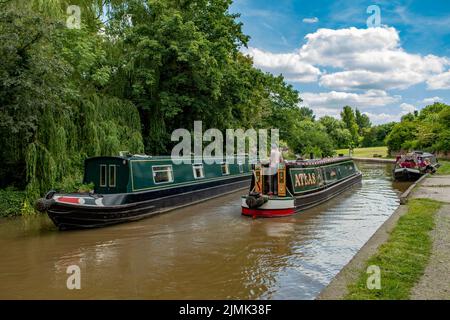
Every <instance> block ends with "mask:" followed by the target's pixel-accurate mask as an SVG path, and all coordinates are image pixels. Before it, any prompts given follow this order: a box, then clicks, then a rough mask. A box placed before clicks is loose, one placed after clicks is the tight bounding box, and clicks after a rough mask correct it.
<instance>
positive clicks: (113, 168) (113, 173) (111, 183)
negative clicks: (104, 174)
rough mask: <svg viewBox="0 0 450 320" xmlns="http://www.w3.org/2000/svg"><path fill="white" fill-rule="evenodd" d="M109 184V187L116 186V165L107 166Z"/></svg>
mask: <svg viewBox="0 0 450 320" xmlns="http://www.w3.org/2000/svg"><path fill="white" fill-rule="evenodd" d="M109 186H110V187H115V186H116V166H115V165H110V166H109Z"/></svg>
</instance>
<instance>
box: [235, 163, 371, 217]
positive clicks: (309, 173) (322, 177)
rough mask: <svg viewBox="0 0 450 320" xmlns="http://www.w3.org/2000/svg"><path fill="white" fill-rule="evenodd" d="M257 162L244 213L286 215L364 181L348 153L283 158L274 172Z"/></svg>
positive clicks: (306, 207) (244, 199) (249, 214)
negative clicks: (293, 158)
mask: <svg viewBox="0 0 450 320" xmlns="http://www.w3.org/2000/svg"><path fill="white" fill-rule="evenodd" d="M264 169H265V167H264V165H261V164H258V165H256V167H255V170H254V172H253V177H252V182H251V186H250V193H249V194H248V195H245V196H242V198H241V201H242V204H241V206H242V214H243V215H246V216H251V217H254V218H255V217H283V216H289V215H293V214H295V213H297V212H299V211H300V210H306V209H308V208H311V207H313V206H316V205H318V204H321V203H323V202H325V201H327V200H329V199H331V198H333V197H335V196H336V195H338V194H340V193H342V192H344V191H345V190H347V189H348V188H350V187H351V186H353V185H355V184H357V183H359V182H361V180H362V174H361V172H360V171H359V170H358V168H357V167H356V165H355V163H354V162H353V160H352V159H350V158H347V157H340V158H330V159H320V160H301V161H293V162H292V161H291V162H284V163H283V162H281V163H279V164H278V168H277V170H276V172H275V174H274V175H270V174H269V175H268V174H266V172H267V171H266V170H264Z"/></svg>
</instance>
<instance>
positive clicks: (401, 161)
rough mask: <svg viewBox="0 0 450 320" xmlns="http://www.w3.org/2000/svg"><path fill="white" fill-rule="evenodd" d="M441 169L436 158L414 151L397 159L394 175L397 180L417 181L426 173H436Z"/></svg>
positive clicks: (432, 155)
mask: <svg viewBox="0 0 450 320" xmlns="http://www.w3.org/2000/svg"><path fill="white" fill-rule="evenodd" d="M438 167H439V162H438V161H437V159H436V156H435V155H434V154H431V153H427V152H422V151H413V152H411V153H407V154H404V155H401V156H398V157H397V161H396V163H395V167H394V169H393V175H394V179H395V180H410V181H411V180H412V181H414V180H417V179H418V178H420V177H421V176H423V175H424V174H426V173H434V172H436V169H437V168H438Z"/></svg>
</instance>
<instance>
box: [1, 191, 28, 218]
mask: <svg viewBox="0 0 450 320" xmlns="http://www.w3.org/2000/svg"><path fill="white" fill-rule="evenodd" d="M24 201H25V192H23V191H17V190H14V189H11V188H7V189H0V217H8V216H16V215H20V214H22V209H23V203H24Z"/></svg>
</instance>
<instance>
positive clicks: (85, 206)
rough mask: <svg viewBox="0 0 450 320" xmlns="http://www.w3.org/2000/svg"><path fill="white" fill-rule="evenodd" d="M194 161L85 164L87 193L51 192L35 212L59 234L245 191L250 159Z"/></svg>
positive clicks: (97, 160)
mask: <svg viewBox="0 0 450 320" xmlns="http://www.w3.org/2000/svg"><path fill="white" fill-rule="evenodd" d="M205 160H207V159H202V160H197V159H195V158H194V157H192V161H191V162H189V161H188V163H181V164H174V163H173V161H172V159H171V157H169V156H167V157H151V156H140V155H128V156H118V157H94V158H89V159H86V160H85V164H84V179H83V180H84V183H93V184H94V186H95V187H94V190H93V192H89V193H69V194H64V193H58V192H56V191H50V192H48V193H47V195H46V196H45V198H43V199H39V200H38V201H37V203H36V208H37V209H38V210H39V211H42V212H47V213H48V215H49V217H50V219H51V220H52V221H53V222H54V224H55V225H56V226H57V227H58V228H59V229H60V230H66V229H80V228H95V227H104V226H108V225H113V224H117V223H122V222H128V221H134V220H138V219H142V218H146V217H149V216H153V215H155V214H159V213H162V212H167V211H170V210H173V209H176V208H179V207H182V206H186V205H189V204H193V203H196V202H199V201H203V200H207V199H210V198H214V197H218V196H221V195H223V194H226V193H229V192H233V191H236V190H239V189H243V188H246V187H248V184H249V182H250V178H251V171H252V165H251V164H250V163H249V161H248V157H234V159H230V158H228V161H227V162H223V163H217V162H214V163H211V162H212V161H205Z"/></svg>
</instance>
